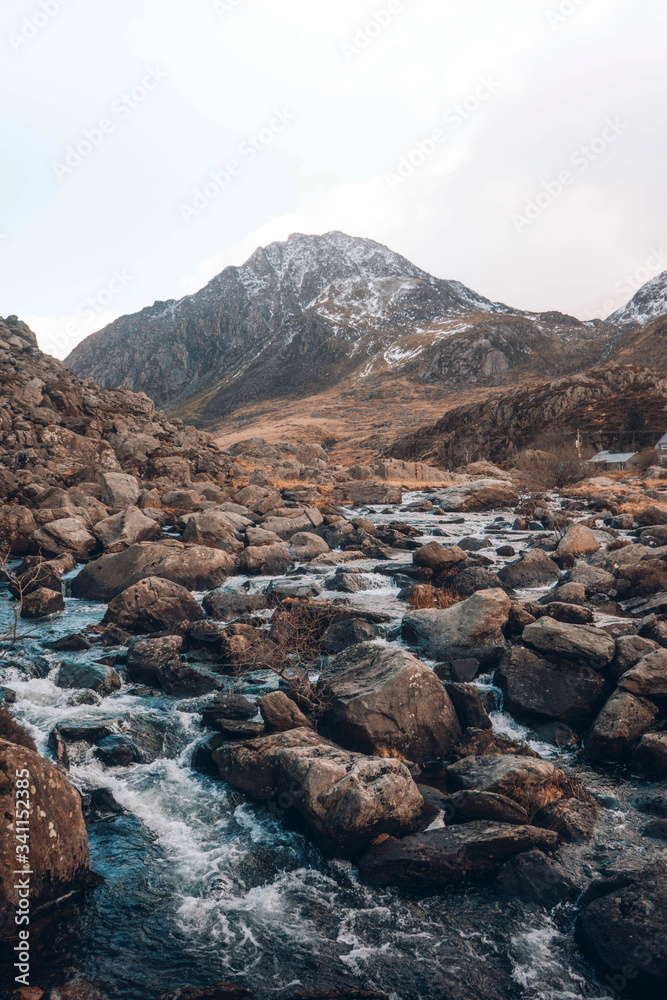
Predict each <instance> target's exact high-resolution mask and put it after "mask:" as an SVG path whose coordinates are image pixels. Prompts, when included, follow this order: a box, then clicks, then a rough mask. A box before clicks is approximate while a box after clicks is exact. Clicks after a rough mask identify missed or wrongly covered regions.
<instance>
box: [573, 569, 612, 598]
mask: <svg viewBox="0 0 667 1000" xmlns="http://www.w3.org/2000/svg"><path fill="white" fill-rule="evenodd" d="M569 577H570V583H578V584H579V585H580V586H581V587H583V588H584V591H585V594H586V596H587V597H590V596H591V595H592V594H611V593H613V592H615V590H616V577H615V576H614V575H613V573H609V572H608V570H606V569H602V568H601V567H600V566H589V565H588V564H587V563H578V564H577V565H576V566H575V567H574V568H573V569H571V570H570V572H569Z"/></svg>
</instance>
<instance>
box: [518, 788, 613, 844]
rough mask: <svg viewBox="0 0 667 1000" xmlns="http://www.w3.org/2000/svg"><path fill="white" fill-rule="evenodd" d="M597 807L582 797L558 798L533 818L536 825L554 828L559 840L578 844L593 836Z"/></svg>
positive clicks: (597, 813) (549, 828)
mask: <svg viewBox="0 0 667 1000" xmlns="http://www.w3.org/2000/svg"><path fill="white" fill-rule="evenodd" d="M598 815H599V809H598V807H597V805H596V804H595V802H584V801H583V800H582V799H574V798H568V799H559V800H558V801H557V802H550V803H549V805H547V806H545V807H544V808H543V809H540V811H539V812H538V813H537V815H536V816H535V817H534V818H533V823H535V825H536V826H543V827H545V828H546V829H548V830H555V832H556V833H557V834H558V836H559V837H560V838H561V840H564V841H565V842H566V843H568V844H578V843H580V842H581V841H583V840H588V839H589V837H592V836H593V832H594V830H595V824H596V823H597V820H598Z"/></svg>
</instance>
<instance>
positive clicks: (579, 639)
mask: <svg viewBox="0 0 667 1000" xmlns="http://www.w3.org/2000/svg"><path fill="white" fill-rule="evenodd" d="M521 638H522V641H523V642H524V643H525V644H526V645H527V646H532V648H533V649H537V650H538V651H540V652H543V653H555V654H557V655H560V656H564V657H566V658H567V659H571V660H575V661H578V662H582V663H584V664H585V665H587V666H591V667H600V668H602V667H605V666H607V664H609V663H611V661H612V659H613V658H614V653H615V652H616V643H615V641H614V640H613V639H612V637H611V636H610V635H609V634H608V633H607V632H604V631H603V630H602V629H597V628H591V627H590V626H588V625H568V624H566V623H564V622H557V621H555V619H553V618H549V617H548V616H547V615H545V616H544V617H543V618H540V619H539V620H538V621H536V622H535V623H534V624H532V625H527V626H526V627H525V629H524V630H523V633H522V636H521Z"/></svg>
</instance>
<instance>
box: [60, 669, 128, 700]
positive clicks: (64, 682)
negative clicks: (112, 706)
mask: <svg viewBox="0 0 667 1000" xmlns="http://www.w3.org/2000/svg"><path fill="white" fill-rule="evenodd" d="M56 686H57V687H60V688H87V689H88V690H90V691H96V692H97V694H99V695H102V697H105V696H106V695H109V694H113V692H114V691H119V690H120V688H121V680H120V677H119V676H118V674H117V673H116V671H115V670H114V668H113V667H109V666H106V665H105V664H103V663H63V665H62V666H61V668H60V670H59V671H58V676H57V678H56Z"/></svg>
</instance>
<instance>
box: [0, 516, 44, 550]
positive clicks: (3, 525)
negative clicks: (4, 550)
mask: <svg viewBox="0 0 667 1000" xmlns="http://www.w3.org/2000/svg"><path fill="white" fill-rule="evenodd" d="M35 531H37V522H36V521H35V518H34V517H33V514H32V511H31V510H29V509H28V508H27V507H20V506H16V507H3V508H2V509H1V510H0V539H1V540H2V543H3V545H6V546H7V547H8V549H9V552H10V553H11V555H15V556H21V555H25V554H26V553H28V552H35V551H36V549H35V546H34V544H33V540H32V536H33V533H34V532H35Z"/></svg>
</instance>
